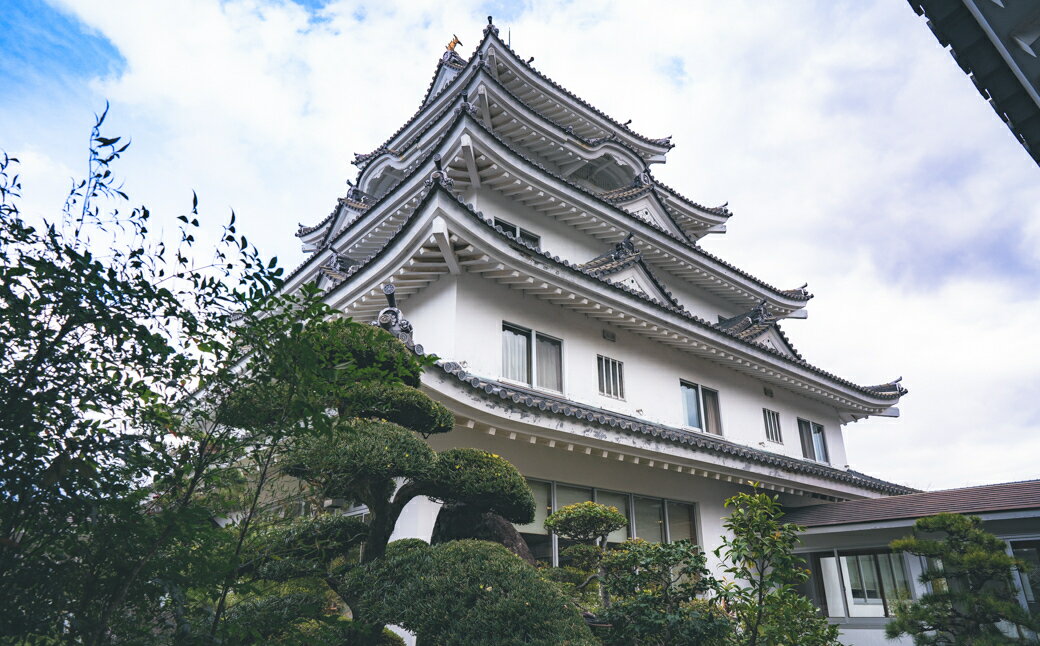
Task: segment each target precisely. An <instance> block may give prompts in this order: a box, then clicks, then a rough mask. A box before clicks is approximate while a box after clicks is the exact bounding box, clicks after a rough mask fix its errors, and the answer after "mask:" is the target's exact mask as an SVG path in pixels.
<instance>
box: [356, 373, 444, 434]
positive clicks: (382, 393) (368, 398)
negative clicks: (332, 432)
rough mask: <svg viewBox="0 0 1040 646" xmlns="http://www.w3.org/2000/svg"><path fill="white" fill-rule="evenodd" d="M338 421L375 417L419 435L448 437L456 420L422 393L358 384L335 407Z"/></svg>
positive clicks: (372, 384)
mask: <svg viewBox="0 0 1040 646" xmlns="http://www.w3.org/2000/svg"><path fill="white" fill-rule="evenodd" d="M338 408H339V414H340V417H374V418H377V419H385V420H387V421H389V422H393V423H395V424H399V425H400V426H403V427H405V428H409V429H411V430H413V431H415V432H417V433H421V434H422V435H426V436H429V435H433V434H435V433H447V432H448V431H450V430H451V429H452V427H454V425H455V417H454V416H453V415H452V414H451V411H449V410H448V409H447V408H445V407H444V405H443V404H440V403H438V402H435V401H433V400H432V399H430V398H429V397H427V396H426V395H425V394H423V393H422V392H421V391H419V390H416V389H415V388H409V387H408V386H402V385H399V384H379V383H371V384H357V385H354V386H351V387H349V388H347V389H346V391H345V392H344V394H343V398H342V399H341V401H340V402H339V405H338Z"/></svg>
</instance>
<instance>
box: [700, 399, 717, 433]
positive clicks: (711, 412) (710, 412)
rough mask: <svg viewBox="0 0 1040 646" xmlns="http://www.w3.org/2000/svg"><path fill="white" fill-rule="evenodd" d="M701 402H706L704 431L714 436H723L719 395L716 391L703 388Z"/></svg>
mask: <svg viewBox="0 0 1040 646" xmlns="http://www.w3.org/2000/svg"><path fill="white" fill-rule="evenodd" d="M701 400H702V401H703V402H704V430H705V431H707V432H708V433H712V434H714V435H722V414H721V413H720V412H719V394H718V393H717V392H715V391H714V390H710V389H708V388H701Z"/></svg>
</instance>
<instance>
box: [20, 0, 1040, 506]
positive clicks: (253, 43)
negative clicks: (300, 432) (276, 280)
mask: <svg viewBox="0 0 1040 646" xmlns="http://www.w3.org/2000/svg"><path fill="white" fill-rule="evenodd" d="M488 14H492V15H494V16H495V23H496V25H498V26H499V27H500V28H501V30H502V35H503V36H505V37H507V38H510V39H511V42H512V46H513V48H514V49H515V50H516V51H517V52H518V53H519V54H520V55H521V56H523V57H524V58H525V59H526V58H529V57H531V56H534V57H535V60H534V62H533V65H534V66H535V67H536V68H538V69H539V70H540V71H542V72H544V73H546V74H547V75H549V76H550V77H551V78H553V79H554V80H556V81H557V82H559V83H561V84H563V85H564V86H565V87H567V88H568V89H570V90H571V91H572V92H574V93H576V94H578V95H579V96H581V97H583V98H585V99H586V100H587V101H589V102H590V103H592V104H593V105H595V106H596V107H598V108H600V109H601V110H603V111H605V112H607V113H608V114H611V115H613V116H614V117H615V118H617V119H618V120H619V121H622V122H623V121H627V120H628V119H632V120H633V121H632V126H631V127H632V128H633V129H635V130H636V131H637V132H640V133H643V134H646V135H649V136H653V137H662V136H666V135H671V136H672V137H673V139H672V140H673V142H674V143H675V144H676V147H675V148H674V149H673V150H672V152H671V153H669V155H668V162H667V164H665V165H663V166H661V165H658V166H655V167H654V173H655V175H656V176H657V177H659V178H660V179H662V180H663V181H664V182H665V183H667V184H669V185H670V186H673V187H675V188H677V189H679V190H680V191H681V192H682V193H684V194H685V195H687V196H688V197H690V198H691V199H693V200H695V201H697V202H700V203H702V204H706V205H718V204H722V203H724V202H728V203H729V208H730V209H731V210H732V211H733V212H734V216H733V217H732V218H731V219H730V221H729V224H728V229H729V230H728V232H727V233H726V234H724V235H714V236H709V237H708V238H707V239H705V240H704V241H703V242H702V245H703V246H704V248H705V249H707V250H708V251H711V252H713V253H715V254H718V255H720V256H722V257H723V258H724V259H726V260H728V261H730V262H732V263H734V264H736V265H737V266H740V267H741V268H743V269H745V270H747V271H750V272H751V273H753V274H754V275H756V276H758V277H760V278H762V279H764V280H766V281H767V282H769V283H770V284H774V285H779V286H783V287H797V286H799V285H801V284H803V283H804V282H808V283H809V289H810V291H812V292H813V293H814V294H815V295H816V297H815V298H814V299H813V300H812V301H811V302H810V304H809V318H808V319H807V320H796V321H789V322H787V323H785V324H784V326H783V327H784V330H785V332H786V333H787V334H788V336H789V337H790V338H791V339H792V340H793V342H794V344H795V346H796V347H797V348H798V349H799V350H800V351H801V352H802V354H803V355H804V356H805V357H806V359H807V360H808V361H810V362H811V363H813V364H815V365H817V366H820V367H822V368H824V369H826V370H828V371H830V372H834V373H836V374H839V375H841V376H842V377H845V378H847V379H850V380H852V381H855V382H857V383H862V384H873V383H881V382H885V381H888V380H890V379H893V378H895V377H898V376H903V378H904V381H903V383H904V384H905V385H906V386H907V387H908V388H909V389H910V394H909V395H907V396H906V397H904V398H903V400H902V402H901V404H900V409H901V412H902V417H901V418H899V419H880V418H879V419H873V418H872V419H868V420H865V421H860V422H858V423H855V424H850V425H847V426H846V427H845V438H846V447H847V452H848V455H849V463H850V466H851V467H852V468H855V469H857V470H860V471H864V472H866V473H869V474H871V475H875V476H878V477H881V478H885V479H888V480H892V481H895V482H900V483H904V484H908V485H911V486H914V487H919V488H924V489H935V488H947V487H957V486H968V485H976V484H986V483H993V482H1003V481H1013V480H1023V479H1032V478H1040V341H1038V340H1037V330H1038V329H1040V217H1038V215H1040V214H1038V212H1037V211H1038V209H1040V168H1038V167H1037V165H1036V164H1035V163H1033V162H1032V160H1031V159H1030V158H1029V156H1028V155H1027V153H1026V152H1025V151H1024V150H1023V149H1022V148H1021V147H1020V146H1019V145H1018V144H1017V143H1016V141H1015V139H1014V138H1013V136H1012V135H1011V134H1010V132H1009V131H1008V129H1007V128H1006V126H1005V125H1004V124H1003V123H1002V122H1001V121H1000V120H999V119H998V118H997V116H996V114H995V113H994V112H993V110H992V109H991V108H990V107H989V106H988V105H987V104H986V102H985V101H984V100H983V99H982V97H980V96H979V94H978V92H977V91H976V90H975V88H974V86H973V85H972V83H971V81H970V80H969V79H968V77H967V76H965V75H964V74H963V72H961V70H960V69H959V68H958V67H957V65H956V64H955V63H954V61H953V59H952V58H951V57H950V55H949V53H948V52H947V51H945V50H944V49H943V48H942V47H941V46H940V45H939V44H938V42H937V41H936V40H935V38H934V37H933V36H932V34H931V32H930V31H929V30H928V28H927V26H926V24H925V22H924V20H923V19H921V18H919V17H918V16H916V15H915V14H914V12H913V11H912V10H911V9H910V8H909V6H908V5H907V4H906V3H904V2H880V1H879V2H863V1H861V0H847V1H842V0H818V1H815V2H814V1H810V0H804V1H802V0H794V1H790V2H784V3H777V2H766V1H765V0H759V1H757V2H742V1H730V2H724V3H720V2H717V1H715V0H696V1H695V0H686V1H684V2H675V3H668V2H654V1H645V2H629V1H625V0H613V1H612V0H583V1H581V2H576V1H569V2H548V1H538V0H532V1H529V2H504V1H493V2H487V1H481V0H455V1H454V2H450V3H446V2H440V1H433V0H409V1H407V2H388V1H383V0H373V1H346V0H344V1H335V0H333V1H328V2H323V1H320V0H307V1H299V2H292V1H290V0H224V1H217V0H179V1H178V2H175V3H170V2H143V1H131V0H125V1H116V0H53V1H50V2H47V1H44V0H8V1H7V2H5V3H4V11H3V12H0V52H2V55H0V149H3V150H5V151H6V152H7V153H8V154H11V155H13V156H16V157H18V158H19V159H20V160H21V168H20V172H21V174H22V177H23V187H24V188H23V193H24V196H25V197H24V199H23V202H22V206H23V210H25V211H26V212H27V213H29V214H30V215H37V216H47V215H53V214H55V213H57V212H58V211H59V209H60V207H61V204H62V203H63V201H64V195H65V192H66V191H67V189H68V187H69V184H70V182H71V178H73V177H80V176H82V175H83V172H84V168H85V165H86V155H87V150H86V146H87V140H88V135H89V132H90V126H91V125H92V124H93V119H94V114H95V113H97V112H100V111H101V110H103V109H104V107H105V102H106V101H108V102H110V104H111V110H110V113H109V118H108V121H107V124H108V125H107V129H106V134H107V135H108V136H115V135H121V136H124V137H130V138H131V139H132V141H133V143H132V146H131V148H130V150H129V151H128V152H127V153H126V156H125V157H124V159H123V160H121V161H120V162H119V165H118V166H117V167H116V170H117V172H118V173H119V174H120V175H121V176H122V177H123V178H124V179H125V185H124V188H125V190H126V191H127V192H128V193H129V194H130V195H131V196H132V198H133V200H134V202H135V203H144V204H147V205H148V206H149V207H150V208H151V210H152V211H153V213H155V214H156V216H155V217H156V218H159V219H163V218H165V221H166V222H169V223H170V227H171V229H172V228H173V219H174V218H175V217H176V215H178V214H181V213H184V212H185V211H187V210H189V209H190V207H191V199H192V191H193V190H194V191H196V192H197V193H198V195H199V209H200V211H201V212H202V213H204V214H205V215H206V216H207V221H208V222H210V223H211V224H212V225H213V226H214V227H216V226H217V225H218V224H219V223H221V222H223V221H224V220H225V219H226V218H227V216H228V214H229V213H230V210H231V209H232V208H233V209H234V210H235V212H236V214H237V216H238V221H239V228H240V232H243V233H245V234H246V235H247V236H248V237H249V238H250V240H251V241H253V242H254V243H255V244H256V245H257V246H258V247H259V248H260V249H261V251H262V252H263V253H264V254H265V255H268V256H271V255H276V256H278V258H279V259H280V261H281V263H282V264H283V266H285V267H287V268H293V267H295V266H296V265H297V264H298V263H299V262H300V261H301V260H302V259H303V255H302V253H301V251H300V249H299V241H298V240H297V239H296V238H295V237H294V235H293V234H294V233H295V231H296V228H297V224H298V223H303V224H313V223H315V222H317V221H319V220H321V219H322V218H323V217H324V216H325V215H326V214H327V213H328V212H329V211H330V210H331V209H332V207H333V205H334V204H335V200H336V198H337V197H340V196H342V195H344V194H345V191H346V180H348V179H353V178H354V177H355V175H356V168H354V167H353V166H351V165H350V163H349V162H350V160H351V159H352V158H353V153H355V152H368V151H370V150H372V149H373V148H375V147H376V146H378V145H379V144H380V143H382V141H383V140H384V139H385V138H386V137H387V136H389V134H390V133H392V132H393V131H395V130H396V129H397V128H398V127H399V126H400V125H401V124H402V123H404V121H405V120H406V119H407V118H409V117H410V116H411V115H412V113H413V112H414V111H415V110H416V108H417V107H418V105H419V102H420V100H421V98H422V95H423V93H424V92H425V90H426V87H427V85H428V84H429V82H430V78H431V76H432V74H433V71H434V67H435V65H436V62H437V60H438V59H439V57H440V55H441V53H442V52H443V51H444V46H445V45H446V44H447V43H448V41H449V40H451V38H452V35H453V34H457V35H458V37H459V38H460V39H461V41H462V43H463V44H462V46H460V47H459V48H458V51H459V53H460V54H461V55H462V56H463V57H468V56H469V54H470V53H471V52H472V51H473V47H474V46H475V45H476V44H477V43H478V42H479V40H480V38H481V35H482V34H481V30H482V28H483V26H484V24H486V16H487V15H488Z"/></svg>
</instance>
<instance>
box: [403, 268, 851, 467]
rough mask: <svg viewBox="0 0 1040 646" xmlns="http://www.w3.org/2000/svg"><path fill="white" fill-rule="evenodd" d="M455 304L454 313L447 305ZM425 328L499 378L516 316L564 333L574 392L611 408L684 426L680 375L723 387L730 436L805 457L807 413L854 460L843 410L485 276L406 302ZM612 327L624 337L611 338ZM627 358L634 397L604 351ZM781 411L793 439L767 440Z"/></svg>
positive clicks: (836, 455) (438, 348) (433, 339)
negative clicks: (604, 377)
mask: <svg viewBox="0 0 1040 646" xmlns="http://www.w3.org/2000/svg"><path fill="white" fill-rule="evenodd" d="M453 301H454V304H455V307H456V308H457V309H456V310H455V311H454V312H451V311H449V310H447V309H446V308H447V307H448V306H450V305H451V303H452V302H453ZM402 307H403V308H404V312H405V316H406V317H408V319H409V320H411V321H412V323H413V325H414V328H415V340H416V342H417V343H421V344H422V345H423V347H424V348H425V349H426V350H427V351H429V352H433V353H435V354H437V355H438V356H440V357H442V358H444V359H449V360H453V361H458V362H460V363H463V364H464V367H465V368H466V370H468V371H469V372H472V373H474V374H478V375H482V376H485V377H489V378H493V379H498V378H500V377H501V375H502V368H501V362H502V323H503V322H504V321H505V322H508V323H512V324H515V325H518V326H522V327H525V328H528V329H532V330H536V331H538V332H541V333H543V334H547V335H549V336H552V337H556V338H558V339H561V340H562V348H563V350H562V351H563V384H564V392H563V393H562V394H563V396H564V397H566V398H568V399H572V400H575V401H578V402H581V403H584V404H588V405H591V406H597V407H601V408H603V409H606V410H611V411H615V412H618V413H622V414H626V415H632V416H635V417H640V418H643V419H647V420H650V421H653V422H657V423H661V424H666V425H669V426H677V427H681V426H683V424H684V421H685V418H684V411H683V404H682V398H681V396H680V390H679V381H680V380H685V381H689V382H693V383H696V384H698V385H701V386H704V387H707V388H710V389H712V390H715V391H717V392H718V394H719V408H720V412H721V417H722V431H723V436H724V437H726V438H728V439H730V440H733V441H736V442H740V443H743V444H746V445H749V446H754V447H756V448H762V449H765V450H769V451H773V452H776V453H781V454H784V455H789V456H793V457H801V455H802V453H801V444H800V442H799V437H798V426H797V418H799V417H802V418H805V419H809V420H812V421H814V422H817V423H820V424H822V425H823V426H824V428H825V429H826V438H827V448H828V452H829V454H830V461H831V464H833V465H835V466H838V467H843V466H844V465H845V464H846V459H845V450H844V443H843V440H842V435H841V426H840V424H839V420H838V415H837V411H836V410H835V409H834V408H831V407H828V406H827V405H825V404H822V403H820V402H816V401H813V400H810V399H808V398H806V397H802V396H800V395H798V394H796V393H793V392H790V391H787V390H784V389H782V388H779V387H776V386H770V389H771V391H772V393H773V396H772V397H769V396H767V395H766V394H765V390H764V388H765V385H764V384H763V383H762V382H760V381H758V380H756V379H754V378H752V377H749V376H747V375H744V374H741V373H738V372H736V371H734V370H731V369H728V368H725V367H723V366H721V365H719V364H716V363H712V362H709V361H706V360H704V359H701V358H699V357H694V356H692V355H688V354H684V353H680V352H676V351H675V350H674V349H671V348H668V347H665V346H663V345H661V344H659V343H656V342H654V341H651V340H648V339H645V338H643V337H640V336H637V335H634V334H632V333H630V332H627V331H625V330H621V329H618V328H615V327H612V326H609V325H606V324H604V323H602V322H599V321H596V320H594V319H590V318H588V317H585V316H582V315H580V314H578V313H575V312H571V311H568V310H565V309H563V308H560V307H557V306H554V305H551V304H549V303H547V302H545V301H542V300H540V299H537V298H535V297H532V296H526V295H524V294H522V293H521V292H517V291H514V290H511V289H509V288H508V287H505V286H502V285H499V284H497V283H494V282H492V281H490V280H486V279H482V278H480V277H478V276H476V275H471V274H461V275H459V276H450V277H445V278H442V279H440V280H438V281H437V282H436V283H434V284H433V285H431V286H430V288H429V289H427V290H426V291H424V292H421V293H419V294H417V295H416V296H413V297H411V298H410V299H409V300H408V301H407V302H406V303H404V304H402ZM604 330H607V331H609V332H613V333H614V334H615V335H616V339H617V340H616V341H615V342H610V341H607V340H605V339H604V338H603V335H602V332H603V331H604ZM600 354H601V355H603V356H607V357H610V358H612V359H616V360H619V361H622V362H623V364H624V371H625V375H624V381H625V398H624V399H623V400H620V399H614V398H611V397H607V396H605V395H601V394H600V393H599V386H598V376H597V364H596V356H597V355H600ZM763 408H769V409H770V410H775V411H777V412H778V413H780V423H781V431H782V433H783V440H784V441H783V443H782V444H777V443H774V442H770V441H767V440H766V437H765V425H764V422H763V417H762V409H763Z"/></svg>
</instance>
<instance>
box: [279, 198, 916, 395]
mask: <svg viewBox="0 0 1040 646" xmlns="http://www.w3.org/2000/svg"><path fill="white" fill-rule="evenodd" d="M403 181H404V180H402V182H403ZM442 181H443V180H442ZM435 190H441V191H444V192H445V194H447V195H448V196H450V197H451V198H452V199H454V200H456V201H457V202H458V203H459V205H460V206H461V207H462V208H463V209H464V210H465V211H466V212H468V213H469V214H470V215H472V216H473V217H475V218H476V219H477V220H478V221H479V222H481V223H483V224H484V225H485V226H487V227H489V228H490V229H492V230H493V231H496V232H497V233H498V235H500V236H502V237H504V238H506V239H508V240H509V241H510V242H511V243H512V244H513V245H515V246H519V247H522V248H523V249H524V250H525V251H526V252H527V253H531V254H533V255H541V256H542V257H543V258H545V259H546V260H548V261H551V262H553V263H554V264H556V265H557V266H559V267H562V268H566V269H567V270H570V271H571V272H574V273H578V274H581V275H583V276H588V277H589V278H592V279H594V280H597V281H599V282H601V283H603V284H604V285H606V286H608V287H610V288H613V289H616V290H619V291H622V292H624V293H627V294H629V295H630V296H634V297H635V298H639V299H641V300H644V301H646V302H648V303H650V304H651V305H654V306H656V307H658V308H661V309H663V310H665V311H667V312H669V313H671V314H675V315H677V316H680V317H682V318H683V319H685V320H687V321H689V322H692V323H693V324H695V325H696V326H698V327H701V328H703V329H707V330H711V331H714V332H721V333H723V334H726V335H728V336H730V337H731V338H733V339H736V340H737V341H739V342H740V343H743V344H745V345H748V346H750V347H753V348H755V349H756V350H758V351H761V352H765V353H767V354H770V355H773V356H774V357H777V358H778V359H780V360H781V361H783V362H785V363H792V364H794V365H797V366H799V367H801V368H803V369H805V370H808V371H810V372H812V373H814V374H816V375H819V376H821V377H824V378H826V379H828V380H830V381H833V382H834V383H838V384H841V385H842V386H845V387H847V388H850V389H852V390H855V391H857V392H860V393H863V394H865V395H868V396H871V397H876V398H879V399H891V400H896V399H899V397H900V396H902V395H905V394H906V393H907V390H906V389H904V388H901V387H900V389H899V390H898V391H892V390H891V389H889V388H888V387H887V385H886V386H883V387H882V388H883V390H880V391H879V390H874V389H873V388H872V387H867V386H860V385H859V384H855V383H853V382H851V381H849V380H847V379H842V378H841V377H839V376H837V375H835V374H833V373H830V372H827V371H826V370H823V369H821V368H818V367H816V366H814V365H812V364H810V363H808V362H807V361H805V360H803V359H800V358H792V357H790V356H788V355H787V354H784V353H783V352H781V351H779V350H775V349H773V348H770V347H767V346H764V345H762V344H760V343H755V342H753V341H748V340H746V339H742V338H740V337H739V336H737V335H735V334H732V333H729V332H727V331H725V330H721V329H719V327H718V325H717V324H712V323H709V322H708V321H706V320H704V319H702V318H701V317H699V316H697V315H695V314H693V313H691V312H690V311H689V310H687V309H686V308H685V307H682V306H681V305H679V306H676V305H673V304H671V303H662V302H661V301H659V300H657V299H656V298H653V297H651V296H649V295H647V294H645V293H643V292H641V291H638V290H635V289H632V288H631V287H628V286H627V285H624V284H621V283H615V282H612V281H611V280H610V279H608V278H602V277H598V276H596V275H595V273H594V272H592V271H589V270H587V269H582V268H581V267H580V266H578V265H575V264H572V263H571V262H569V261H567V260H565V259H562V258H560V257H559V256H554V255H552V254H550V253H549V252H548V251H546V250H544V249H538V248H536V247H534V246H531V245H530V244H528V243H527V242H525V241H524V240H522V239H520V238H519V237H517V236H516V235H515V234H512V233H508V232H506V231H505V230H504V229H502V227H499V226H496V225H495V224H494V221H493V220H491V219H489V218H485V217H484V215H483V213H481V212H479V211H477V210H476V209H474V208H473V207H472V206H471V205H469V204H467V203H466V202H465V201H464V200H463V199H462V197H461V196H460V195H457V194H456V193H454V192H452V191H451V190H449V189H448V188H446V187H445V186H444V185H443V184H442V182H441V181H435V182H432V183H431V182H430V180H427V186H426V188H425V189H424V190H423V200H424V201H425V200H426V199H428V198H429V196H430V194H432V193H433V192H434V191H435ZM420 207H421V205H420V206H419V207H416V208H415V210H414V211H413V212H412V215H410V216H409V217H408V219H406V220H405V221H404V223H403V224H401V225H400V226H399V227H398V228H397V229H396V230H395V231H393V232H392V233H391V234H390V236H389V237H388V238H387V240H386V242H385V243H383V246H382V247H381V248H380V249H379V250H378V251H376V252H375V253H373V254H372V255H371V256H369V257H368V258H367V259H365V260H363V261H361V262H360V263H359V264H358V265H356V266H355V267H354V268H352V269H351V270H350V272H348V274H347V276H345V277H344V279H346V278H349V277H350V276H351V275H353V274H354V273H356V272H357V271H360V270H361V269H362V268H364V267H365V266H367V265H368V264H369V263H370V262H372V261H373V260H375V259H376V258H378V257H379V256H380V255H382V253H383V252H385V251H386V250H387V249H388V248H389V247H390V245H391V244H392V243H393V242H394V240H396V239H397V236H398V235H400V234H401V232H402V231H405V230H406V229H408V227H409V226H410V225H411V223H412V222H414V221H415V218H414V214H415V213H418V212H419V211H420V210H421V208H420ZM301 267H302V266H301ZM299 271H300V268H297V269H296V270H294V271H293V273H292V274H291V275H290V278H291V277H292V276H293V275H295V274H296V273H298V272H299ZM286 280H288V278H287V279H286ZM343 284H346V283H345V280H344V282H342V283H340V285H337V286H336V287H333V288H332V289H331V290H330V293H331V292H334V291H336V290H337V289H338V288H339V287H340V286H342V285H343Z"/></svg>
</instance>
